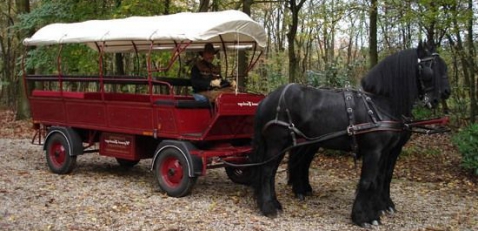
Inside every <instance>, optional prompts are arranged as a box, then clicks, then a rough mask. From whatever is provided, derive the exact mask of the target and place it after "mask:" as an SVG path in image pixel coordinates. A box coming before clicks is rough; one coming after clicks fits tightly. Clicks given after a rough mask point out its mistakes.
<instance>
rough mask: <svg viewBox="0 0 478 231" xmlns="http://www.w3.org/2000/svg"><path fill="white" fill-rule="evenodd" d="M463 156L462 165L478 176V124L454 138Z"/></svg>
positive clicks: (467, 128)
mask: <svg viewBox="0 0 478 231" xmlns="http://www.w3.org/2000/svg"><path fill="white" fill-rule="evenodd" d="M452 141H453V144H455V145H456V146H457V147H458V150H459V151H460V153H461V155H462V160H461V165H462V166H463V168H465V169H469V170H472V171H474V173H475V174H476V175H478V124H471V125H470V126H468V127H466V128H465V129H463V130H462V131H460V132H458V133H456V134H455V135H454V136H453V137H452Z"/></svg>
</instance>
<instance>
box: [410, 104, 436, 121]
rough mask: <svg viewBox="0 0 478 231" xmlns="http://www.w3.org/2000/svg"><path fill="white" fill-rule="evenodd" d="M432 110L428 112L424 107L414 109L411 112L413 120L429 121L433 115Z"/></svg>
mask: <svg viewBox="0 0 478 231" xmlns="http://www.w3.org/2000/svg"><path fill="white" fill-rule="evenodd" d="M433 114H434V112H433V110H430V109H428V108H425V107H421V106H419V107H414V108H413V111H412V115H413V119H414V120H424V119H430V118H432V117H433V116H434V115H433Z"/></svg>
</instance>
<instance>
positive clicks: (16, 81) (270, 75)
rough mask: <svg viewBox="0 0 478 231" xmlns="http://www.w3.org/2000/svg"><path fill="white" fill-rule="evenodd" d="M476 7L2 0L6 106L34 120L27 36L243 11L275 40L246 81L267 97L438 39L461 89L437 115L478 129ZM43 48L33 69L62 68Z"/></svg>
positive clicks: (121, 64) (116, 58)
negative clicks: (46, 29)
mask: <svg viewBox="0 0 478 231" xmlns="http://www.w3.org/2000/svg"><path fill="white" fill-rule="evenodd" d="M477 7H478V6H477V2H474V1H473V0H404V1H403V0H358V1H350V0H276V1H260V0H174V1H173V0H148V1H141V0H97V1H90V0H1V1H0V57H1V58H0V96H1V98H0V106H2V107H6V108H9V109H12V110H13V111H14V112H15V114H16V118H17V119H25V118H28V117H29V115H30V114H29V110H28V103H27V100H26V98H25V93H24V92H23V90H22V89H23V86H22V84H23V82H22V81H21V79H22V78H21V76H22V74H23V73H22V68H21V64H22V57H23V55H25V54H26V51H27V49H26V48H25V47H24V46H23V45H22V40H23V39H24V38H25V37H29V36H31V35H32V34H33V33H34V32H35V31H36V30H38V29H39V28H41V27H42V26H45V25H47V24H50V23H56V22H78V21H85V20H92V19H112V18H123V17H128V16H147V15H165V14H173V13H178V12H185V11H189V12H199V11H221V10H230V9H236V10H241V11H244V12H245V13H247V14H249V15H251V17H252V18H253V19H254V20H256V21H257V22H259V23H260V24H262V25H263V26H264V28H265V29H266V31H267V33H268V39H269V40H268V46H267V48H266V50H265V54H264V55H263V58H262V59H261V60H260V62H259V63H258V65H256V68H255V69H254V71H253V72H251V73H249V76H246V77H243V78H241V79H240V81H239V83H240V85H241V86H243V87H245V88H246V89H247V90H249V91H254V92H261V93H265V94H267V93H268V92H270V91H271V90H273V89H275V88H276V87H278V86H279V85H282V84H285V83H288V82H300V83H307V84H310V85H314V86H328V87H343V86H344V85H345V84H346V83H347V82H350V83H352V84H353V85H356V84H357V83H358V80H359V79H360V78H361V77H362V76H364V75H365V73H366V72H367V71H368V70H369V69H370V68H371V67H373V66H374V65H375V64H376V63H377V62H378V61H380V60H381V59H382V58H384V57H386V56H388V55H390V54H391V53H394V52H396V51H399V50H403V49H407V48H413V47H416V46H417V44H418V43H419V41H425V40H426V41H433V42H434V43H435V44H437V45H438V50H439V53H440V56H441V57H442V58H443V59H444V60H445V61H446V62H447V64H448V74H449V78H450V81H451V85H452V92H453V93H452V96H451V98H450V99H449V100H448V101H447V102H446V103H445V102H443V104H442V107H440V109H438V110H436V111H434V112H433V113H435V114H442V113H443V111H445V112H446V113H449V114H450V115H451V118H452V125H453V127H454V128H460V127H464V126H468V125H470V124H473V123H474V122H475V120H476V116H477V113H478V103H477V94H478V92H477V86H476V85H477V80H476V73H477V71H478V70H477V69H478V65H477V64H478V56H477V54H476V49H475V46H476V42H475V40H476V37H477V35H478V31H477V30H476V26H477V25H476V19H477V15H478V9H477ZM31 52H33V51H31ZM35 52H37V53H36V56H35V64H32V63H27V71H30V72H33V73H37V72H39V71H48V70H49V68H50V69H52V70H54V68H56V66H55V65H56V64H55V63H51V58H52V57H55V55H56V53H54V52H50V53H48V52H47V51H45V50H43V51H42V50H40V51H35ZM42 52H43V53H42ZM55 52H56V51H55ZM64 53H66V54H63V56H65V55H68V56H69V57H68V59H64V60H62V62H65V63H63V64H62V65H64V66H65V69H67V70H69V71H70V74H75V72H78V73H95V72H97V70H98V67H97V63H96V60H97V59H95V58H93V59H92V58H91V57H94V56H88V55H90V53H92V51H85V50H84V49H81V48H73V49H70V50H67V51H64ZM85 54H88V55H85ZM48 58H50V59H48ZM53 60H55V59H53ZM92 60H93V61H92ZM239 60H240V59H239ZM107 62H108V63H110V64H111V65H110V66H111V72H116V74H121V72H125V69H127V67H128V66H129V64H128V62H133V61H132V59H128V57H125V56H122V55H121V54H117V55H113V56H111V57H109V58H108V60H107ZM71 72H73V73H71ZM420 113H421V112H418V114H420ZM427 116H429V115H428V114H427Z"/></svg>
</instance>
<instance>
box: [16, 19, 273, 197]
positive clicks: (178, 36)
mask: <svg viewBox="0 0 478 231" xmlns="http://www.w3.org/2000/svg"><path fill="white" fill-rule="evenodd" d="M192 22H194V23H192ZM208 42H210V43H213V44H214V46H215V47H216V48H220V49H221V50H222V51H224V52H225V53H226V55H224V57H223V58H225V61H226V64H227V57H228V55H227V52H229V56H230V55H231V54H234V52H236V51H235V49H246V50H248V51H249V52H250V53H251V55H250V56H249V57H251V58H250V62H249V67H248V69H250V68H252V66H253V65H254V64H255V62H256V61H257V60H258V59H259V57H260V55H261V54H262V48H264V46H265V43H266V36H265V32H264V29H263V27H262V26H260V25H259V24H258V23H257V22H255V21H253V20H251V19H250V18H249V17H248V16H247V15H245V14H243V13H242V12H239V11H224V12H214V13H180V14H175V15H169V16H153V17H131V18H125V19H115V20H95V21H85V22H80V23H71V24H51V25H48V26H45V27H44V28H42V29H40V30H39V31H38V32H37V33H35V34H34V35H33V36H32V37H31V38H27V39H25V40H24V44H25V45H26V46H44V45H54V47H59V52H58V57H57V66H58V71H57V73H55V74H49V75H25V76H24V80H25V86H26V92H27V94H28V99H29V102H30V107H31V112H32V118H33V123H34V125H35V128H37V134H36V138H35V140H36V141H37V142H38V143H42V144H43V145H44V150H45V153H46V160H47V163H48V166H49V168H50V170H51V171H52V172H54V173H58V174H66V173H70V172H71V171H72V170H73V169H74V167H75V163H76V159H77V157H78V156H80V155H82V154H85V153H91V152H98V153H99V154H100V155H103V156H110V157H114V158H116V160H117V162H118V163H119V164H120V165H122V166H125V167H132V166H134V165H136V164H137V163H138V162H139V161H140V160H141V159H146V158H152V159H153V161H152V163H153V164H152V166H151V168H152V170H153V172H154V174H155V177H156V180H157V181H158V183H159V186H160V188H161V189H162V190H164V191H165V192H166V193H167V194H168V195H170V196H174V197H181V196H185V195H187V194H189V193H190V192H191V189H192V188H193V186H194V184H195V182H196V179H197V177H198V176H203V175H205V174H206V170H207V169H210V168H217V167H225V170H226V172H227V175H228V176H229V177H230V179H231V180H232V181H234V182H236V183H247V182H248V176H247V171H246V170H247V169H240V168H233V167H229V166H226V165H225V164H224V161H227V162H231V163H245V162H247V154H249V153H250V152H251V143H250V141H251V138H252V134H253V117H254V113H255V110H256V107H257V105H258V103H259V101H260V100H261V99H262V98H263V95H259V94H248V93H225V94H222V95H220V96H219V97H218V99H217V100H216V101H215V102H214V103H208V102H198V101H195V100H194V98H193V97H192V96H191V95H190V93H191V90H190V89H191V82H190V80H189V78H188V77H184V78H177V77H176V78H172V77H162V76H158V75H155V73H156V72H159V73H160V72H161V71H164V70H168V69H169V68H170V67H171V66H172V65H173V63H175V62H177V60H178V59H181V57H182V54H184V53H186V51H199V49H200V48H202V47H203V46H204V44H205V43H208ZM74 43H78V44H86V45H87V46H89V47H90V48H92V49H94V50H96V51H98V60H99V62H98V63H99V65H98V70H99V71H98V73H99V74H98V75H95V76H86V75H67V74H66V73H63V72H62V65H61V60H62V59H65V58H68V57H62V55H61V54H62V52H61V49H62V48H63V47H64V46H68V45H70V44H74ZM155 52H163V53H164V52H168V53H169V54H170V60H169V63H168V64H167V65H165V66H166V67H165V68H158V67H155V65H154V62H153V61H152V57H154V54H155ZM109 53H133V54H144V57H145V58H144V60H145V63H146V64H145V66H146V69H147V74H146V75H145V76H115V75H107V74H105V73H106V71H105V69H106V68H105V67H104V59H105V58H104V57H105V56H106V55H107V54H109ZM226 66H227V65H226ZM225 69H226V70H223V71H224V72H225V73H229V72H230V70H227V68H225ZM231 73H234V72H233V71H231ZM118 86H128V87H129V89H132V88H133V89H135V91H134V92H135V93H131V91H128V92H122V91H121V90H118ZM138 89H139V90H138ZM42 134H43V135H42Z"/></svg>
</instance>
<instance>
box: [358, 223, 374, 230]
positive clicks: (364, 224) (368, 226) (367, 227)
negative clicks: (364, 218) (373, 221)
mask: <svg viewBox="0 0 478 231" xmlns="http://www.w3.org/2000/svg"><path fill="white" fill-rule="evenodd" d="M360 227H362V228H366V229H370V228H372V225H370V224H369V223H362V224H361V225H360Z"/></svg>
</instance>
